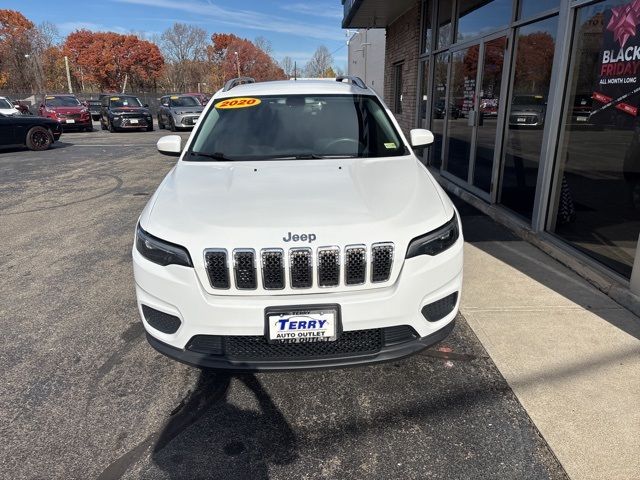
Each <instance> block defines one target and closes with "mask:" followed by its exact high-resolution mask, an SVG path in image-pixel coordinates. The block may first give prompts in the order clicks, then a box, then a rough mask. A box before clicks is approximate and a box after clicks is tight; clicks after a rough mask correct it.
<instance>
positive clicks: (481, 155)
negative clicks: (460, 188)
mask: <svg viewBox="0 0 640 480" xmlns="http://www.w3.org/2000/svg"><path fill="white" fill-rule="evenodd" d="M507 43H508V42H507V36H506V35H505V34H499V35H494V36H492V37H488V38H486V39H483V40H482V41H481V42H480V43H477V44H473V45H470V46H465V47H463V48H461V49H458V50H455V51H453V52H452V54H451V67H450V68H451V70H450V75H449V78H450V88H449V92H450V94H449V99H448V105H447V106H446V107H445V106H439V105H435V112H434V114H437V113H438V112H439V110H440V109H442V108H447V112H446V118H447V122H446V123H447V127H446V140H445V146H446V151H445V155H444V162H443V170H444V175H445V176H447V177H449V178H451V179H452V180H454V181H456V182H457V183H463V184H465V185H466V186H467V188H469V189H471V190H473V191H474V192H475V193H477V194H478V195H479V196H481V197H484V198H485V199H487V200H491V197H492V194H493V190H494V188H493V187H494V185H495V183H496V182H495V179H496V178H497V170H498V169H497V167H496V166H497V163H498V162H497V159H498V158H499V153H500V152H499V150H500V149H499V146H500V142H499V139H500V138H502V128H501V127H500V126H501V125H502V123H503V118H504V108H503V105H504V104H505V101H504V98H503V97H504V96H505V94H506V92H505V91H504V90H505V89H503V88H502V86H503V84H504V81H505V76H506V71H505V68H504V65H505V61H504V60H505V55H506V49H507Z"/></svg>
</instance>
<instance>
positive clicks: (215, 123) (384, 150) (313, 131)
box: [186, 95, 406, 161]
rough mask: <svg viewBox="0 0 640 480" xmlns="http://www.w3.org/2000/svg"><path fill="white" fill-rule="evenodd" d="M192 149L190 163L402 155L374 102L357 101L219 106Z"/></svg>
mask: <svg viewBox="0 0 640 480" xmlns="http://www.w3.org/2000/svg"><path fill="white" fill-rule="evenodd" d="M192 145H193V146H192V151H191V152H192V153H191V154H190V155H188V156H187V157H186V159H187V160H194V161H198V160H199V161H203V160H204V161H206V160H211V159H212V158H213V159H216V160H265V159H274V158H299V157H303V158H323V157H389V156H397V155H405V154H406V152H405V147H404V145H403V144H402V142H401V140H400V136H399V135H398V133H397V132H396V129H395V128H394V126H393V124H392V123H391V121H390V120H389V117H388V116H387V114H386V113H385V111H384V109H383V108H382V106H381V105H380V103H379V102H378V100H377V99H376V98H375V97H371V96H360V95H284V96H261V97H250V98H246V97H243V98H227V99H224V100H218V101H216V103H215V105H214V108H212V109H211V110H209V113H208V114H207V116H206V118H205V119H204V121H203V123H202V125H201V127H200V128H199V129H198V131H197V132H196V134H195V138H194V140H193V144H192Z"/></svg>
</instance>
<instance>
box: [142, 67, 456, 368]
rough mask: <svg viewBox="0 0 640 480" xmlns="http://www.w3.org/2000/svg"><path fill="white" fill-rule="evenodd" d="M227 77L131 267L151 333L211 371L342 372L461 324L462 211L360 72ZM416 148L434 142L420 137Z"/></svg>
mask: <svg viewBox="0 0 640 480" xmlns="http://www.w3.org/2000/svg"><path fill="white" fill-rule="evenodd" d="M337 80H338V81H336V82H327V81H278V82H264V83H255V82H253V80H252V79H247V78H240V79H234V80H231V81H229V82H228V83H227V85H226V86H225V88H223V89H222V90H220V91H219V92H218V93H217V94H216V95H215V96H214V97H213V98H212V99H211V101H210V102H209V104H208V106H207V108H206V109H205V111H204V112H203V114H202V117H201V118H200V121H199V122H198V125H197V126H196V128H195V130H194V131H193V133H192V134H191V136H190V138H189V139H188V140H187V142H186V145H184V148H182V145H181V139H180V137H179V136H175V135H170V136H168V137H163V138H161V139H160V140H159V141H158V149H159V150H160V151H161V152H162V153H165V154H169V155H176V156H179V157H180V159H179V161H178V162H177V164H176V166H175V167H174V168H173V169H172V170H171V171H170V172H169V173H168V174H167V176H166V177H165V179H164V180H163V181H162V183H161V185H160V186H159V187H158V189H157V191H156V192H155V194H154V195H153V197H152V198H151V199H150V200H149V203H148V204H147V206H146V207H145V209H144V211H143V212H142V214H141V215H140V220H139V223H138V226H137V230H136V239H135V245H134V248H133V265H134V274H135V283H136V294H137V299H138V307H139V310H140V314H141V316H142V321H143V323H144V327H145V329H146V331H147V338H148V340H149V342H150V343H151V345H152V346H153V347H154V348H155V349H157V350H158V351H160V352H161V353H163V354H165V355H167V356H169V357H171V358H174V359H176V360H179V361H182V362H185V363H188V364H191V365H197V366H200V367H208V368H223V369H237V370H274V369H296V368H314V367H334V366H341V365H354V364H363V363H370V362H377V361H384V360H390V359H395V358H399V357H403V356H407V355H410V354H412V353H415V352H418V351H419V350H422V349H424V348H426V347H428V346H430V345H433V344H434V343H436V342H439V341H440V340H442V339H443V338H445V337H446V336H447V335H448V334H449V333H450V332H451V330H452V329H453V322H454V317H455V316H456V313H457V311H458V305H459V301H460V289H461V286H462V244H463V240H462V233H461V225H460V220H459V218H458V215H457V213H456V210H455V208H454V206H453V204H452V203H451V201H450V200H449V198H448V197H447V196H446V194H445V193H444V192H443V190H442V189H441V188H440V186H439V185H438V184H437V183H436V181H435V180H434V179H433V178H432V177H431V175H430V174H429V172H428V171H427V169H426V168H425V167H424V166H423V164H422V163H421V162H420V161H419V160H418V158H417V157H416V155H415V154H414V153H413V151H412V148H411V146H410V145H409V143H408V142H407V140H406V138H405V137H404V136H403V134H402V132H401V130H400V128H399V126H398V124H397V122H396V121H395V120H394V118H393V116H392V115H391V112H390V111H389V109H388V108H387V107H386V106H385V105H384V103H383V102H382V100H381V99H380V98H379V97H378V96H377V95H376V94H375V92H373V91H372V90H371V89H369V88H367V87H366V85H365V84H364V83H363V82H362V81H361V80H360V79H359V78H357V77H339V78H338V79H337ZM411 140H412V147H414V148H417V147H423V146H425V145H427V144H429V143H431V142H432V141H433V135H431V133H430V132H428V131H426V130H412V131H411Z"/></svg>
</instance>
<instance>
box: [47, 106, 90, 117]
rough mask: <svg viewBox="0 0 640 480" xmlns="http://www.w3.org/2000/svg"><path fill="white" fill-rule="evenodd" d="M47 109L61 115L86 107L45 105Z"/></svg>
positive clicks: (79, 110) (82, 109)
mask: <svg viewBox="0 0 640 480" xmlns="http://www.w3.org/2000/svg"><path fill="white" fill-rule="evenodd" d="M47 108H48V109H49V110H52V111H54V112H56V113H61V114H63V115H65V114H70V113H80V112H83V111H85V110H86V109H87V107H83V106H78V107H47Z"/></svg>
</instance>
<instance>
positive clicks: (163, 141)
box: [157, 135, 182, 157]
mask: <svg viewBox="0 0 640 480" xmlns="http://www.w3.org/2000/svg"><path fill="white" fill-rule="evenodd" d="M157 146H158V151H159V152H160V153H161V154H163V155H169V156H170V157H179V156H180V153H182V138H181V137H180V135H165V136H164V137H161V138H160V140H158V143H157Z"/></svg>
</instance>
